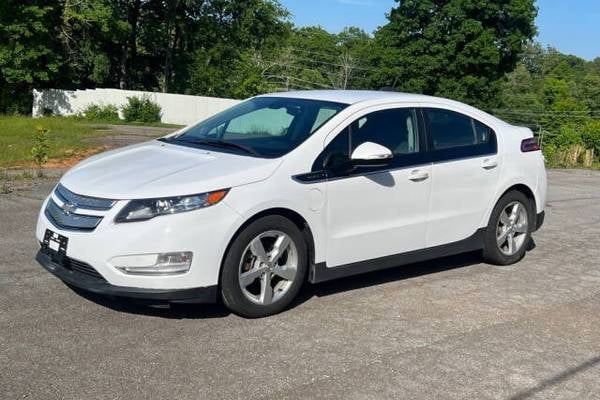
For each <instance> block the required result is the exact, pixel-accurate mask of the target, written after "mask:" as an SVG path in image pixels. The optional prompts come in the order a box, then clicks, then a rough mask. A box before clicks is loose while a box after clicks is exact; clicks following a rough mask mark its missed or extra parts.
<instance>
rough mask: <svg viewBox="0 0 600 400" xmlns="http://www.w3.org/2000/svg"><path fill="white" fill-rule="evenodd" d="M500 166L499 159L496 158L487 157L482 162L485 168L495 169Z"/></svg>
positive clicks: (482, 166)
mask: <svg viewBox="0 0 600 400" xmlns="http://www.w3.org/2000/svg"><path fill="white" fill-rule="evenodd" d="M497 166H498V160H496V159H495V158H486V159H485V160H483V161H482V162H481V168H483V169H494V168H496V167H497Z"/></svg>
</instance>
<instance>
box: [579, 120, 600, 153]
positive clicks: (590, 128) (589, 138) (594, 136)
mask: <svg viewBox="0 0 600 400" xmlns="http://www.w3.org/2000/svg"><path fill="white" fill-rule="evenodd" d="M581 140H582V141H583V144H584V145H585V147H586V148H588V149H593V150H594V154H595V155H596V157H598V156H600V120H592V121H589V122H588V123H586V124H585V125H584V126H583V127H582V133H581Z"/></svg>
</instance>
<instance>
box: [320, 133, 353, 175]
mask: <svg viewBox="0 0 600 400" xmlns="http://www.w3.org/2000/svg"><path fill="white" fill-rule="evenodd" d="M348 160H350V127H347V128H346V129H344V130H343V131H341V132H340V133H338V135H337V136H336V137H335V138H334V139H333V140H332V141H331V142H329V144H328V145H327V147H325V149H324V150H323V151H322V152H321V154H319V157H317V159H316V160H315V162H314V163H313V166H312V170H313V171H320V170H323V169H326V168H331V167H333V168H335V167H336V166H341V165H343V164H345V163H346V162H348Z"/></svg>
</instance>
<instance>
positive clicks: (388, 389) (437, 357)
mask: <svg viewBox="0 0 600 400" xmlns="http://www.w3.org/2000/svg"><path fill="white" fill-rule="evenodd" d="M53 184H54V181H53V180H46V181H39V182H35V183H34V184H32V185H26V186H25V187H23V188H21V189H19V190H16V191H15V192H13V193H11V194H3V195H0V398H1V399H22V398H26V399H127V400H133V399H144V400H149V399H194V400H197V399H271V398H277V399H312V398H315V399H316V398H319V399H389V398H393V399H409V398H410V399H465V398H470V399H574V398H577V399H597V398H600V313H599V311H600V261H599V259H600V172H590V171H583V170H570V171H557V170H553V171H549V185H550V189H549V198H548V208H547V215H546V223H545V225H544V227H543V228H542V230H541V231H540V232H538V233H536V234H535V236H534V238H535V248H534V249H533V250H531V251H530V252H529V253H528V254H527V255H526V257H525V259H524V260H522V261H521V262H520V263H518V264H517V265H513V266H509V267H497V266H491V265H487V264H485V263H482V262H481V260H480V258H479V256H478V255H477V254H467V255H461V256H455V257H450V258H444V259H440V260H436V261H432V262H426V263H420V264H415V265H409V266H403V267H399V268H396V269H393V270H387V271H381V272H376V273H371V274H368V275H363V276H357V277H352V278H346V279H343V280H339V281H333V282H328V283H323V284H319V285H307V286H306V287H305V288H304V290H303V291H302V294H301V298H300V299H299V300H298V301H297V302H296V303H295V304H294V307H293V308H292V309H290V310H288V311H287V312H285V313H282V314H280V315H276V316H273V317H269V318H265V319H258V320H247V319H243V318H240V317H237V316H235V315H233V314H230V313H228V312H227V310H226V309H225V308H224V307H223V306H222V305H218V304H217V305H185V306H183V305H180V306H176V307H172V308H157V307H149V306H146V305H143V304H137V303H132V302H129V301H120V300H110V299H105V298H102V297H98V296H92V295H87V294H85V293H78V292H75V291H73V290H71V289H70V288H69V287H67V286H65V285H64V284H63V283H62V282H60V281H59V280H58V279H56V278H54V277H53V276H52V275H50V274H49V273H47V272H46V271H45V270H43V269H42V268H41V267H40V266H38V265H37V264H36V262H35V261H34V259H33V257H34V255H35V252H36V250H37V243H36V240H35V238H34V227H35V220H36V216H37V213H38V210H39V206H40V204H41V201H42V199H43V198H44V196H46V195H47V193H48V192H49V191H50V190H51V187H52V185H53Z"/></svg>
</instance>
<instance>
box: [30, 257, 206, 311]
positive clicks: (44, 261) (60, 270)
mask: <svg viewBox="0 0 600 400" xmlns="http://www.w3.org/2000/svg"><path fill="white" fill-rule="evenodd" d="M35 259H36V261H37V262H38V263H40V265H41V266H42V267H44V268H45V269H46V270H47V271H48V272H50V273H52V274H53V275H54V276H56V277H57V278H59V279H60V280H61V281H63V282H65V283H67V284H69V285H72V286H75V287H77V288H80V289H83V290H86V291H88V292H92V293H97V294H101V295H106V296H117V297H129V298H136V299H144V300H154V301H159V302H170V303H214V302H216V300H217V293H218V291H217V286H216V285H215V286H207V287H200V288H192V289H145V288H136V287H126V286H115V285H111V284H110V283H108V282H106V281H105V280H102V279H98V278H96V277H92V276H90V275H87V274H84V273H82V272H79V271H76V270H75V269H73V270H69V269H67V268H65V267H63V266H62V265H60V264H58V263H56V262H54V261H53V260H52V258H51V257H50V256H49V255H48V254H46V253H45V252H43V251H42V250H40V251H39V252H38V253H37V255H36V256H35Z"/></svg>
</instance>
